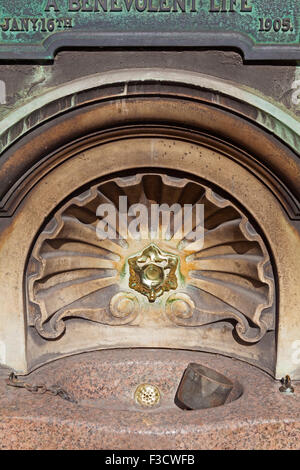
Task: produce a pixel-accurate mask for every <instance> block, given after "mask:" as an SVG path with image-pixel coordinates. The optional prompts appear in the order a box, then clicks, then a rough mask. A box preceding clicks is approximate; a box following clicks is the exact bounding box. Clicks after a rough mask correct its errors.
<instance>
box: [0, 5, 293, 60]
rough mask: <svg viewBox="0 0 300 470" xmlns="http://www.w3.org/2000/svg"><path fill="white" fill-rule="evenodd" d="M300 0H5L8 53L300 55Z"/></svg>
mask: <svg viewBox="0 0 300 470" xmlns="http://www.w3.org/2000/svg"><path fill="white" fill-rule="evenodd" d="M299 23H300V2H299V0H284V1H283V0H42V1H40V0H31V1H30V2H29V1H25V0H11V1H8V0H0V34H1V39H0V59H23V60H34V59H37V60H41V59H44V60H51V59H52V58H53V56H54V54H55V52H56V51H57V50H58V49H60V48H66V47H172V46H176V47H199V46H205V47H220V46H227V47H237V48H239V49H240V50H242V51H243V53H244V56H245V58H246V59H249V60H252V59H253V60H287V59H291V60H299V59H300V29H299Z"/></svg>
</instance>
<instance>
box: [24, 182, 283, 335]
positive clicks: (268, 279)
mask: <svg viewBox="0 0 300 470" xmlns="http://www.w3.org/2000/svg"><path fill="white" fill-rule="evenodd" d="M120 195H122V196H126V197H127V199H128V206H131V205H132V204H136V203H142V204H144V206H145V207H146V208H148V209H149V211H150V208H151V205H152V204H153V203H155V204H168V205H169V206H171V205H172V204H174V203H177V204H180V206H182V207H183V206H184V204H190V205H191V207H192V211H191V217H193V214H194V212H193V211H194V208H195V207H196V204H203V205H204V238H203V240H202V242H201V244H199V242H197V241H196V242H193V241H190V240H189V237H188V233H185V232H184V230H183V229H182V227H181V232H182V237H181V239H178V237H177V236H175V235H176V231H178V227H176V225H175V224H170V223H169V224H164V221H163V220H161V221H160V225H159V228H158V231H157V233H155V234H153V233H152V232H151V231H150V230H149V229H147V227H144V226H141V227H140V233H141V236H140V238H139V239H137V238H136V236H134V234H133V233H131V231H130V230H129V231H128V233H127V231H126V230H125V227H124V226H123V225H122V224H119V225H117V236H116V238H115V239H106V240H100V239H99V237H98V235H97V224H98V222H99V217H98V216H97V208H98V207H99V205H100V204H113V205H114V206H115V207H116V208H117V215H118V211H119V210H120V207H119V196H120ZM128 220H129V221H130V220H132V218H130V217H129V219H128ZM193 220H194V219H193ZM194 228H195V227H194ZM152 245H155V246H156V247H157V251H158V252H163V253H169V255H170V257H171V258H172V259H175V258H176V260H178V263H174V266H175V264H176V266H177V268H176V282H173V283H172V284H170V285H171V287H170V288H168V289H165V292H162V293H161V294H160V296H159V297H158V298H156V299H155V301H153V299H152V303H149V300H148V298H147V296H146V295H143V294H142V293H140V292H138V291H137V290H136V289H133V288H131V287H130V282H129V277H130V272H129V271H130V269H129V265H128V259H132V257H137V258H138V256H140V255H141V253H143V252H145V250H146V251H147V247H149V246H152ZM174 257H175V258H174ZM134 259H135V258H134ZM173 276H174V273H173ZM26 282H27V301H28V310H29V318H28V320H29V325H31V326H34V327H35V328H36V330H37V331H38V333H39V334H40V335H41V336H42V337H43V338H48V339H54V338H58V337H60V336H61V335H62V334H63V333H64V331H65V328H66V325H67V320H68V318H74V317H76V318H81V319H83V320H88V321H91V322H97V323H102V324H105V325H111V326H112V327H113V326H118V325H125V324H134V325H135V326H138V325H139V324H140V322H141V319H142V317H143V312H144V311H145V308H147V309H148V311H149V312H150V315H151V311H152V310H151V309H153V312H154V311H155V312H156V313H157V312H159V315H160V323H159V325H160V326H161V327H163V325H164V324H165V325H170V324H172V325H174V326H175V325H177V326H178V327H201V326H203V325H208V324H211V325H213V324H214V323H217V322H221V321H229V322H231V323H233V324H234V327H235V333H236V336H237V338H239V339H240V340H242V341H244V342H248V343H252V342H257V341H259V340H260V339H261V338H262V337H263V336H264V335H265V333H266V332H267V331H268V330H270V329H273V328H274V318H275V312H274V308H275V307H274V304H275V303H274V276H273V271H272V267H271V263H270V259H269V255H268V251H267V249H266V246H265V244H264V242H263V240H262V237H261V236H260V235H259V234H258V233H257V232H256V230H255V229H254V228H253V226H252V225H251V224H250V222H249V220H248V219H247V217H246V216H245V214H243V213H242V212H241V211H240V209H239V208H237V207H236V206H235V205H234V204H233V203H232V202H231V201H229V200H227V199H224V198H223V197H221V196H220V195H218V194H216V193H215V192H213V191H212V189H211V188H209V187H207V186H205V185H203V184H199V183H197V182H194V181H192V180H189V179H185V178H177V177H173V176H169V175H164V174H155V173H149V174H136V175H133V176H126V177H124V178H115V179H111V180H109V181H106V182H103V183H101V184H97V185H94V186H92V187H91V188H90V189H89V190H87V191H85V192H83V193H81V194H79V195H77V196H75V197H73V198H72V199H70V200H69V201H68V202H67V203H66V204H65V205H64V206H63V207H61V208H60V209H59V210H58V211H57V212H56V214H55V215H54V216H53V218H52V219H51V221H50V222H49V223H48V224H47V226H46V227H45V228H44V230H43V231H42V232H41V233H40V235H39V236H38V238H37V241H36V243H35V246H34V248H33V251H32V255H31V258H30V261H29V264H28V270H27V275H26ZM131 285H132V284H131ZM149 309H150V310H149Z"/></svg>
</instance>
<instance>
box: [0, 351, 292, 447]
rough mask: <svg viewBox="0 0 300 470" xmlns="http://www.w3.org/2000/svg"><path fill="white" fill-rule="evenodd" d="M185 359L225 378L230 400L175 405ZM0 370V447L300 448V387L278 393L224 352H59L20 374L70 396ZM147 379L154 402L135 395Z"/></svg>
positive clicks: (261, 374) (266, 378)
mask: <svg viewBox="0 0 300 470" xmlns="http://www.w3.org/2000/svg"><path fill="white" fill-rule="evenodd" d="M190 362H196V363H200V364H203V365H205V366H207V367H210V368H212V369H214V370H216V371H218V372H220V373H221V374H223V375H225V376H226V377H227V378H228V379H230V380H231V381H233V382H234V383H235V384H236V387H235V395H232V396H231V400H230V402H228V403H226V404H225V405H223V406H218V407H215V408H209V409H203V410H194V411H186V410H182V409H179V408H178V407H177V406H176V405H175V404H174V396H175V393H176V390H177V387H178V384H179V382H180V379H181V377H182V374H183V372H184V370H185V368H186V367H187V365H188V364H189V363H190ZM8 374H9V370H7V369H1V368H0V449H1V448H2V449H185V450H187V449H273V448H275V449H285V448H291V449H296V448H299V438H300V393H299V392H300V389H299V387H300V385H298V384H297V383H294V387H295V393H294V394H293V395H291V396H288V395H284V394H282V393H280V392H279V386H280V383H278V382H277V381H275V380H274V379H273V378H272V377H271V376H270V375H268V374H267V373H265V372H263V371H261V370H260V369H258V368H256V367H254V366H251V365H250V364H247V363H245V362H241V361H239V360H235V359H232V358H229V357H224V356H220V355H216V354H208V353H201V352H195V351H181V350H178V351H176V350H166V349H123V350H122V349H120V350H117V349H115V350H105V351H95V352H90V353H83V354H79V355H76V356H71V357H67V358H64V359H60V360H57V361H55V362H52V363H49V364H47V365H45V366H43V367H41V368H40V369H38V370H36V371H34V372H32V373H31V374H29V375H28V376H26V377H24V378H23V380H26V381H27V382H29V383H44V384H47V385H54V384H57V385H60V386H61V387H63V388H64V389H65V390H66V391H67V392H69V393H70V394H73V396H74V397H75V398H76V400H77V401H78V403H71V402H68V401H66V400H63V399H62V398H60V397H57V396H52V395H47V394H44V395H36V394H35V395H34V394H32V393H30V392H28V391H27V390H24V389H17V388H13V387H8V386H7V385H6V384H5V378H7V376H8ZM145 382H147V383H150V384H153V385H156V386H157V387H158V388H159V390H160V393H161V396H162V398H161V403H160V406H159V407H157V408H144V407H140V406H138V405H137V404H136V403H135V401H134V392H135V390H136V387H137V386H138V385H139V384H140V383H145ZM238 383H239V384H240V386H238ZM240 387H242V390H243V393H242V394H241V395H240V392H241V388H240ZM239 395H240V396H239ZM238 396H239V398H238V399H236V398H237V397H238ZM234 398H235V399H234Z"/></svg>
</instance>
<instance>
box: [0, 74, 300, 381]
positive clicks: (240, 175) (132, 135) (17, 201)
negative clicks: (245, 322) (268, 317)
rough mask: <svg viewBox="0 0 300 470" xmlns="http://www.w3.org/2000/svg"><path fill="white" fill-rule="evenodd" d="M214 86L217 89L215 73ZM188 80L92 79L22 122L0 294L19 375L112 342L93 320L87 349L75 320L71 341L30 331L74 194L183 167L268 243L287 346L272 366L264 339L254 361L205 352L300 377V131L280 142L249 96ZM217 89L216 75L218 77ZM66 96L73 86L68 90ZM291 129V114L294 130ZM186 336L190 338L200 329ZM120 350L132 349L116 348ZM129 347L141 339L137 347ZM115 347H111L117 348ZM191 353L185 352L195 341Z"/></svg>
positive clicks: (12, 136)
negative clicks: (41, 250)
mask: <svg viewBox="0 0 300 470" xmlns="http://www.w3.org/2000/svg"><path fill="white" fill-rule="evenodd" d="M154 75H155V74H154ZM206 80H207V81H206V83H207V84H208V83H209V77H206ZM86 81H87V82H90V81H91V80H90V79H89V78H88V79H86ZM186 82H188V80H186V81H185V82H184V81H182V82H180V81H179V78H178V77H177V78H176V77H175V75H174V76H173V79H172V80H171V78H170V77H169V79H168V80H165V81H164V80H162V79H160V80H159V79H158V78H157V77H155V76H154V78H153V77H152V78H151V72H149V71H148V72H147V74H146V75H144V78H143V80H138V79H137V78H135V79H133V78H131V79H129V78H128V79H127V80H126V82H124V81H122V79H120V81H117V80H116V81H115V82H114V83H112V80H111V81H110V83H102V84H101V86H97V84H96V83H95V86H94V87H92V86H91V83H90V85H89V87H88V86H87V87H86V88H84V81H82V83H81V87H82V88H81V90H80V91H79V90H78V89H77V91H76V94H73V95H71V94H67V96H66V95H64V96H61V97H60V98H58V99H57V100H55V99H54V101H52V102H49V101H47V103H45V102H44V106H43V107H40V108H37V107H35V109H33V108H34V106H32V104H31V106H32V108H31V113H28V112H27V111H28V106H29V105H27V111H26V110H25V111H24V110H23V111H24V122H23V124H22V125H21V124H20V122H21V121H22V119H21V120H20V119H19V121H17V122H18V124H17V123H15V124H13V125H12V126H11V129H10V133H6V137H5V139H6V140H5V142H4V143H6V144H7V149H6V150H5V152H4V153H3V156H2V165H1V172H0V181H1V190H2V193H1V198H2V199H1V208H2V216H3V218H2V221H3V222H2V234H1V245H0V249H1V258H0V263H1V264H0V266H1V273H5V283H2V285H1V287H0V297H1V303H2V306H3V314H2V318H1V320H0V321H1V327H0V335H1V337H0V340H1V341H2V344H3V345H4V349H5V351H4V352H5V354H4V353H3V359H4V360H2V362H4V363H6V364H7V365H9V366H11V367H14V368H15V369H16V370H17V371H18V372H26V371H28V370H30V369H31V368H34V367H36V366H37V365H39V364H41V363H44V362H47V361H49V360H51V359H53V358H55V357H58V356H59V355H66V354H72V353H75V352H78V351H83V350H88V349H95V348H97V347H104V346H105V342H106V343H107V344H108V342H109V341H108V339H107V338H111V335H112V333H111V329H109V330H107V329H106V333H105V334H106V335H107V336H106V337H105V338H104V340H103V341H102V343H101V344H100V343H99V331H98V330H97V328H96V327H95V324H92V325H91V323H90V322H86V323H85V325H86V328H87V331H88V333H86V334H87V336H88V337H89V338H90V339H89V341H88V342H84V341H83V342H82V341H81V338H82V329H81V327H80V328H79V326H78V324H77V323H76V322H74V326H72V333H71V328H69V330H70V332H69V334H68V332H66V334H65V335H64V336H62V337H61V338H60V339H52V340H51V339H48V340H46V339H43V338H41V337H40V336H38V335H36V334H34V335H29V334H28V331H32V330H31V329H32V326H30V321H29V324H28V316H27V307H26V299H28V293H27V285H28V278H29V277H30V276H31V275H32V274H34V273H33V272H30V269H31V265H30V264H29V265H28V262H29V260H30V256H31V254H32V249H34V247H35V243H36V241H37V240H38V236H39V234H40V233H41V231H43V230H45V228H46V230H47V226H46V225H45V224H47V222H49V221H50V222H51V219H52V217H53V216H54V214H55V212H57V211H58V210H60V208H63V207H64V205H65V204H66V203H67V202H68V201H69V200H70V198H71V197H73V196H74V197H76V196H78V195H80V194H83V191H84V190H87V189H88V188H90V187H91V186H92V185H95V184H98V182H103V179H105V178H110V177H111V175H112V174H115V173H116V172H122V171H125V172H128V171H130V172H134V171H138V172H140V173H147V172H149V170H150V172H151V171H152V172H159V173H168V172H177V173H176V175H175V174H174V176H176V178H177V177H178V175H179V174H182V175H184V177H187V176H188V178H191V179H192V180H195V181H196V180H197V182H199V184H203V185H204V186H205V187H206V186H207V187H208V189H209V190H211V191H213V192H215V193H216V194H217V195H220V196H221V197H223V198H225V200H226V201H227V200H228V201H230V202H232V203H233V204H234V207H235V208H236V210H240V211H241V213H242V214H244V215H245V217H246V218H247V220H249V223H250V224H251V225H252V226H253V227H254V230H255V233H258V234H259V236H260V237H261V240H263V243H264V246H265V247H266V249H267V250H268V254H269V257H270V260H271V263H272V265H273V272H274V273H275V277H276V283H277V296H276V302H277V304H276V330H277V331H276V336H277V339H276V345H275V343H272V342H266V343H265V344H264V345H263V348H265V351H266V352H265V354H266V355H267V354H270V351H272V352H271V356H272V360H271V361H269V362H268V364H264V363H263V362H261V358H262V357H263V356H264V350H263V348H262V349H261V350H260V352H259V354H258V352H257V349H256V345H257V344H258V342H257V343H252V346H245V349H243V351H245V354H244V353H243V354H244V356H243V354H242V353H241V348H242V347H243V344H240V349H239V351H236V350H234V348H233V347H231V346H230V347H229V348H228V349H227V350H224V349H222V346H221V339H220V338H219V340H218V341H219V345H220V347H213V346H212V344H206V345H205V344H204V343H205V341H204V339H203V341H202V343H201V341H200V342H199V349H204V350H215V351H217V352H221V353H222V352H223V353H224V354H228V355H233V356H236V357H241V358H243V359H245V360H248V361H249V362H252V363H254V364H256V365H258V366H260V367H262V368H265V369H266V370H268V371H269V372H270V373H272V374H274V375H275V376H276V377H278V378H279V377H281V376H282V374H284V373H290V374H291V375H292V376H293V377H294V378H300V370H299V366H298V365H297V361H295V360H293V357H295V344H296V341H297V340H298V338H299V334H300V320H299V318H300V311H299V305H300V303H299V300H300V293H299V289H298V285H299V281H300V270H299V263H298V262H297V255H298V256H299V254H300V240H299V233H298V232H297V223H298V222H297V220H298V218H299V194H298V191H299V187H300V186H299V181H300V171H299V162H298V157H297V155H296V153H295V152H294V151H293V150H292V147H293V142H294V143H295V142H296V141H297V135H296V133H295V135H293V139H294V140H293V142H292V141H290V142H289V145H285V144H284V143H283V140H282V135H281V136H280V138H278V137H276V136H275V135H272V134H271V133H270V131H269V130H267V129H266V128H265V129H264V127H266V126H263V124H262V123H258V122H259V114H258V111H257V107H256V108H255V106H254V103H249V102H245V101H242V100H241V97H240V96H239V93H238V89H237V88H234V87H232V85H231V87H230V88H228V89H227V93H225V90H224V89H223V92H219V91H217V90H216V89H214V86H211V87H208V86H206V87H204V86H203V87H201V86H196V85H195V84H193V85H191V83H186ZM211 83H212V84H214V83H215V80H213V79H211ZM221 85H224V83H223V84H222V83H221ZM66 90H67V88H66V87H65V89H64V92H65V93H66ZM68 90H70V85H69V88H68ZM53 98H55V97H54V96H53ZM42 101H43V100H42V99H41V102H40V104H42ZM44 101H45V100H44ZM36 105H37V103H35V106H36ZM261 113H266V110H265V109H264V110H261ZM20 115H21V114H20V113H19V117H20ZM25 116H26V117H25ZM274 118H276V116H275V117H274ZM290 123H291V121H290V120H289V119H287V122H286V123H285V126H286V127H288V126H289V124H290ZM291 134H293V132H292V131H291ZM8 136H9V137H8ZM8 144H9V145H8ZM121 176H122V175H121ZM255 236H256V235H255ZM28 269H29V271H28ZM185 331H188V332H189V334H191V333H190V332H191V331H192V329H191V327H188V328H187V329H186V330H185ZM127 333H128V332H127ZM71 334H72V340H71V341H69V337H70V335H71ZM128 334H129V333H128ZM215 334H217V333H215V332H213V333H212V337H214V335H215ZM161 341H162V339H160V340H159V341H158V342H157V344H156V343H155V342H153V343H152V344H150V346H151V345H152V346H156V345H157V346H158V345H159V346H165V347H176V345H175V344H174V342H173V343H172V341H171V342H169V343H168V342H166V343H165V344H164V343H163V342H161ZM195 341H196V339H195ZM218 341H217V342H218ZM271 343H272V344H271ZM253 344H254V346H253ZM118 345H123V346H124V343H122V344H118V343H117V344H115V345H114V346H118ZM126 345H127V346H130V345H131V346H135V345H137V346H141V343H138V344H133V343H132V342H130V341H128V343H126ZM148 345H149V344H148ZM112 346H113V344H112V343H111V342H110V343H109V347H112ZM296 346H297V345H296ZM180 347H184V341H183V342H182V344H181V346H180ZM188 347H197V345H196V344H193V345H189V344H188ZM230 348H231V349H230ZM275 348H276V350H275Z"/></svg>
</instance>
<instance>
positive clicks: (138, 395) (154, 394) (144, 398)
mask: <svg viewBox="0 0 300 470" xmlns="http://www.w3.org/2000/svg"><path fill="white" fill-rule="evenodd" d="M134 398H135V401H136V403H138V404H139V405H141V406H149V407H150V406H157V405H158V404H159V402H160V391H159V389H158V388H157V387H156V386H155V385H150V384H141V385H139V386H138V387H137V389H136V391H135V394H134Z"/></svg>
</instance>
